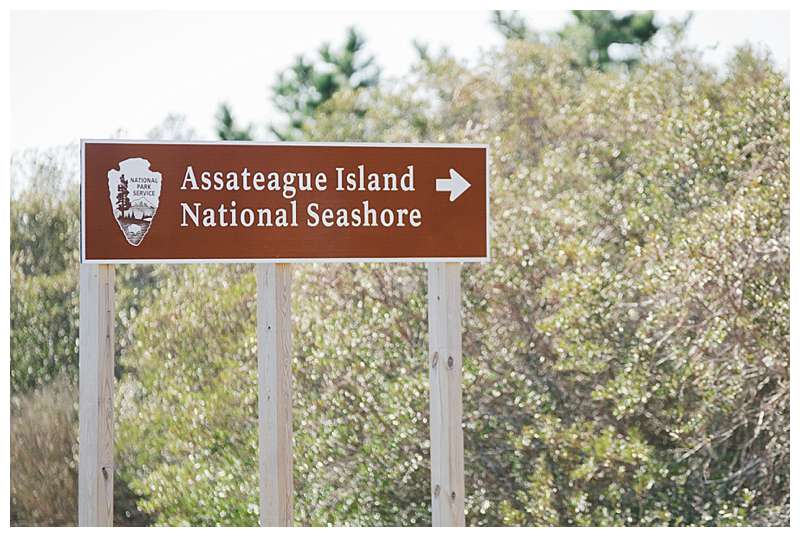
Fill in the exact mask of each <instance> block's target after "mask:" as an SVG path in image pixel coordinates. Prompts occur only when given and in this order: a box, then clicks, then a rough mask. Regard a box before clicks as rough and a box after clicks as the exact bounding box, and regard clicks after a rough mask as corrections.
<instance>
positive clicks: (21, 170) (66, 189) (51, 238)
mask: <svg viewBox="0 0 800 537" xmlns="http://www.w3.org/2000/svg"><path fill="white" fill-rule="evenodd" d="M64 157H65V155H64V153H63V152H62V151H55V152H53V153H52V154H51V153H28V154H26V155H22V156H20V157H17V158H16V159H15V160H14V161H13V162H12V182H13V183H14V185H15V188H16V189H20V190H21V191H20V193H19V195H18V196H16V197H15V198H14V199H12V201H11V354H12V356H13V361H12V367H11V391H12V393H17V392H20V391H26V390H28V389H31V388H34V387H36V386H38V385H41V384H44V383H47V382H49V381H51V380H52V379H53V378H55V377H56V376H57V374H58V373H59V372H61V371H66V372H68V374H69V376H70V377H72V378H77V339H78V296H77V293H76V287H77V285H76V282H77V277H78V271H77V265H78V259H79V256H78V235H79V227H80V218H79V214H78V203H77V197H78V189H77V188H76V187H75V186H74V185H68V184H67V182H66V181H65V180H64V179H65V177H64V176H65V174H66V173H68V171H67V168H66V166H65V158H64ZM23 183H24V187H23V186H22V184H23Z"/></svg>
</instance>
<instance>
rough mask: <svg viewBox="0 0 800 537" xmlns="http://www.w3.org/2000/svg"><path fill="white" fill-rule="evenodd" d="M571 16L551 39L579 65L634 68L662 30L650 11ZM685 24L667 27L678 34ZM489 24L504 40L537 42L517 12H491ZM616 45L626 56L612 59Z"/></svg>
mask: <svg viewBox="0 0 800 537" xmlns="http://www.w3.org/2000/svg"><path fill="white" fill-rule="evenodd" d="M572 15H573V17H574V18H575V20H574V21H573V22H570V23H568V24H566V25H565V26H564V28H562V29H561V30H559V31H558V32H556V33H555V35H554V36H553V37H554V38H555V39H554V41H555V42H557V43H560V44H562V45H564V46H566V47H569V48H570V49H572V50H573V51H574V52H575V55H576V61H577V62H578V65H580V66H594V67H600V68H606V67H608V66H610V65H615V64H625V65H628V66H631V65H634V64H636V63H637V62H638V61H639V59H640V54H641V47H642V46H643V45H645V44H647V43H649V42H650V41H651V40H652V39H653V37H655V35H656V34H657V33H658V32H659V30H661V29H662V27H661V26H660V25H658V24H656V23H655V21H654V17H655V14H654V13H653V12H652V11H634V12H630V13H627V14H622V15H619V14H616V13H615V12H613V11H603V10H586V11H581V10H575V11H572ZM688 22H689V19H688V18H687V19H686V20H684V21H682V22H678V23H676V24H673V25H670V26H672V27H673V28H672V29H673V30H677V31H680V30H682V29H683V28H685V26H686V25H687V24H688ZM492 24H493V25H494V27H495V28H496V29H497V31H498V32H500V34H501V35H503V37H505V38H506V39H520V40H527V41H538V40H539V35H538V34H537V33H536V32H535V31H534V30H533V29H531V28H530V27H528V25H527V23H526V22H525V19H524V18H523V17H522V16H521V15H520V14H519V13H518V12H516V11H511V12H503V11H493V12H492ZM615 45H616V46H620V45H621V46H623V47H627V50H626V52H624V54H625V57H618V58H614V57H612V55H611V54H610V48H611V47H612V46H615Z"/></svg>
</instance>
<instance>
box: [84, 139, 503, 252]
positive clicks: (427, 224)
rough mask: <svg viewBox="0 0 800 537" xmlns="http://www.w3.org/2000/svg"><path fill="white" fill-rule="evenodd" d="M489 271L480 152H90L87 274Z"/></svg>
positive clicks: (263, 148)
mask: <svg viewBox="0 0 800 537" xmlns="http://www.w3.org/2000/svg"><path fill="white" fill-rule="evenodd" d="M488 259H489V184H488V148H487V147H486V146H485V145H450V144H343V143H342V144H338V143H334V144H327V143H320V144H311V143H308V144H306V143H302V144H285V143H249V142H201V143H195V142H132V141H124V140H85V141H83V142H82V144H81V260H82V261H83V262H85V263H150V262H173V263H201V262H236V263H242V262H260V261H271V262H272V261H280V262H298V261H487V260H488Z"/></svg>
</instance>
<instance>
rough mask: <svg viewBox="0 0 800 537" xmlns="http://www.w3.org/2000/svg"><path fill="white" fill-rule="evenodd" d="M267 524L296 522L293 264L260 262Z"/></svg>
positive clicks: (261, 437) (261, 436)
mask: <svg viewBox="0 0 800 537" xmlns="http://www.w3.org/2000/svg"><path fill="white" fill-rule="evenodd" d="M256 287H257V294H258V303H257V317H258V327H257V329H256V333H257V339H258V467H259V493H260V502H259V503H260V516H259V521H260V523H261V525H262V526H291V525H292V496H293V494H294V486H293V484H292V363H291V362H292V304H291V302H292V267H291V265H288V264H275V263H270V264H263V265H256Z"/></svg>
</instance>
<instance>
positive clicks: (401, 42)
mask: <svg viewBox="0 0 800 537" xmlns="http://www.w3.org/2000/svg"><path fill="white" fill-rule="evenodd" d="M521 14H522V15H523V16H524V17H525V18H526V20H527V21H528V23H529V25H530V26H532V27H533V28H535V29H536V30H540V31H548V30H555V29H557V28H559V27H561V26H562V25H563V24H564V23H566V22H567V21H569V20H570V15H569V13H568V12H566V11H547V12H524V11H523V12H521ZM684 15H685V12H658V15H657V17H658V20H660V21H662V22H663V21H669V20H673V19H675V18H679V17H683V16H684ZM348 26H355V27H357V28H358V29H359V30H360V31H361V32H362V33H363V34H364V35H365V37H366V39H367V45H368V50H369V52H370V53H372V54H374V55H375V57H376V59H377V62H378V64H379V65H380V66H381V68H382V69H383V74H384V76H387V77H397V78H401V77H402V76H403V74H404V73H406V72H407V70H408V68H409V67H410V66H411V64H412V63H413V62H414V60H415V57H416V53H415V51H414V47H413V45H412V40H414V39H417V40H419V41H422V42H424V43H428V44H429V45H430V46H431V47H432V49H433V50H436V49H438V48H439V47H442V46H446V47H447V48H448V49H449V50H450V51H451V52H452V53H453V54H454V55H455V56H456V57H458V58H462V59H466V60H471V59H475V58H476V57H478V55H479V53H480V51H481V50H482V49H483V50H485V49H489V48H492V47H496V46H499V45H500V44H501V43H502V41H503V39H502V37H501V36H500V35H499V34H498V33H497V31H496V30H495V29H494V28H493V27H492V25H491V23H490V16H489V13H488V12H480V11H470V12H424V13H414V12H396V13H392V12H353V13H347V12H331V13H309V12H303V13H287V12H280V13H269V12H255V13H247V12H224V13H214V12H202V13H201V12H198V13H187V12H124V11H114V12H43V11H39V12H15V13H12V15H11V106H12V110H11V149H12V151H18V150H23V149H26V148H33V147H45V146H52V145H61V144H67V143H71V142H75V141H77V140H79V139H80V138H107V137H111V136H116V137H118V136H124V137H126V138H134V139H138V138H144V137H146V135H147V133H148V131H150V130H151V129H152V128H153V127H155V126H156V125H158V124H160V123H161V122H162V121H163V120H164V118H165V117H166V116H167V115H168V114H179V115H183V116H185V117H186V122H187V124H188V125H190V126H191V127H192V128H193V129H194V130H195V133H196V137H197V138H198V139H214V114H215V112H216V110H217V108H218V105H219V103H221V102H223V101H226V102H228V103H229V104H230V105H231V106H232V108H233V111H234V114H235V116H236V117H237V119H240V120H242V121H243V122H245V123H246V122H253V123H254V124H256V125H258V126H259V128H260V130H258V131H257V134H258V135H260V136H261V137H263V136H265V135H266V128H265V125H266V124H267V123H268V122H269V121H270V120H276V119H278V118H279V116H278V115H277V114H276V112H275V110H274V109H273V107H272V105H271V103H270V100H269V97H270V89H269V88H270V86H271V84H272V83H273V81H274V80H275V76H276V73H277V72H279V71H280V70H282V69H284V68H286V67H287V66H288V65H290V64H291V63H292V62H293V60H294V58H295V57H296V56H297V55H299V54H303V53H311V52H312V51H314V50H316V49H317V48H318V47H319V45H320V44H321V43H323V42H325V41H328V42H331V43H332V44H334V45H337V44H339V43H341V41H342V39H343V36H344V32H345V29H346V28H347V27H348ZM687 40H688V43H689V44H690V45H692V46H696V47H699V48H700V49H702V50H703V55H704V58H705V60H706V61H708V62H710V63H713V64H715V65H720V66H721V65H723V64H724V62H725V60H726V59H727V58H728V57H729V55H730V54H731V52H732V50H733V49H734V47H735V46H736V45H738V44H741V43H743V42H745V41H749V42H751V43H754V44H757V45H759V46H762V47H765V48H768V49H769V50H770V51H771V52H772V54H773V57H774V58H775V60H776V63H777V64H778V65H779V66H780V67H781V68H783V69H784V70H786V71H787V72H788V69H789V16H788V14H787V13H783V12H744V11H734V12H719V11H717V12H697V13H695V16H694V18H693V20H692V23H691V25H690V26H689V29H688V37H687Z"/></svg>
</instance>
